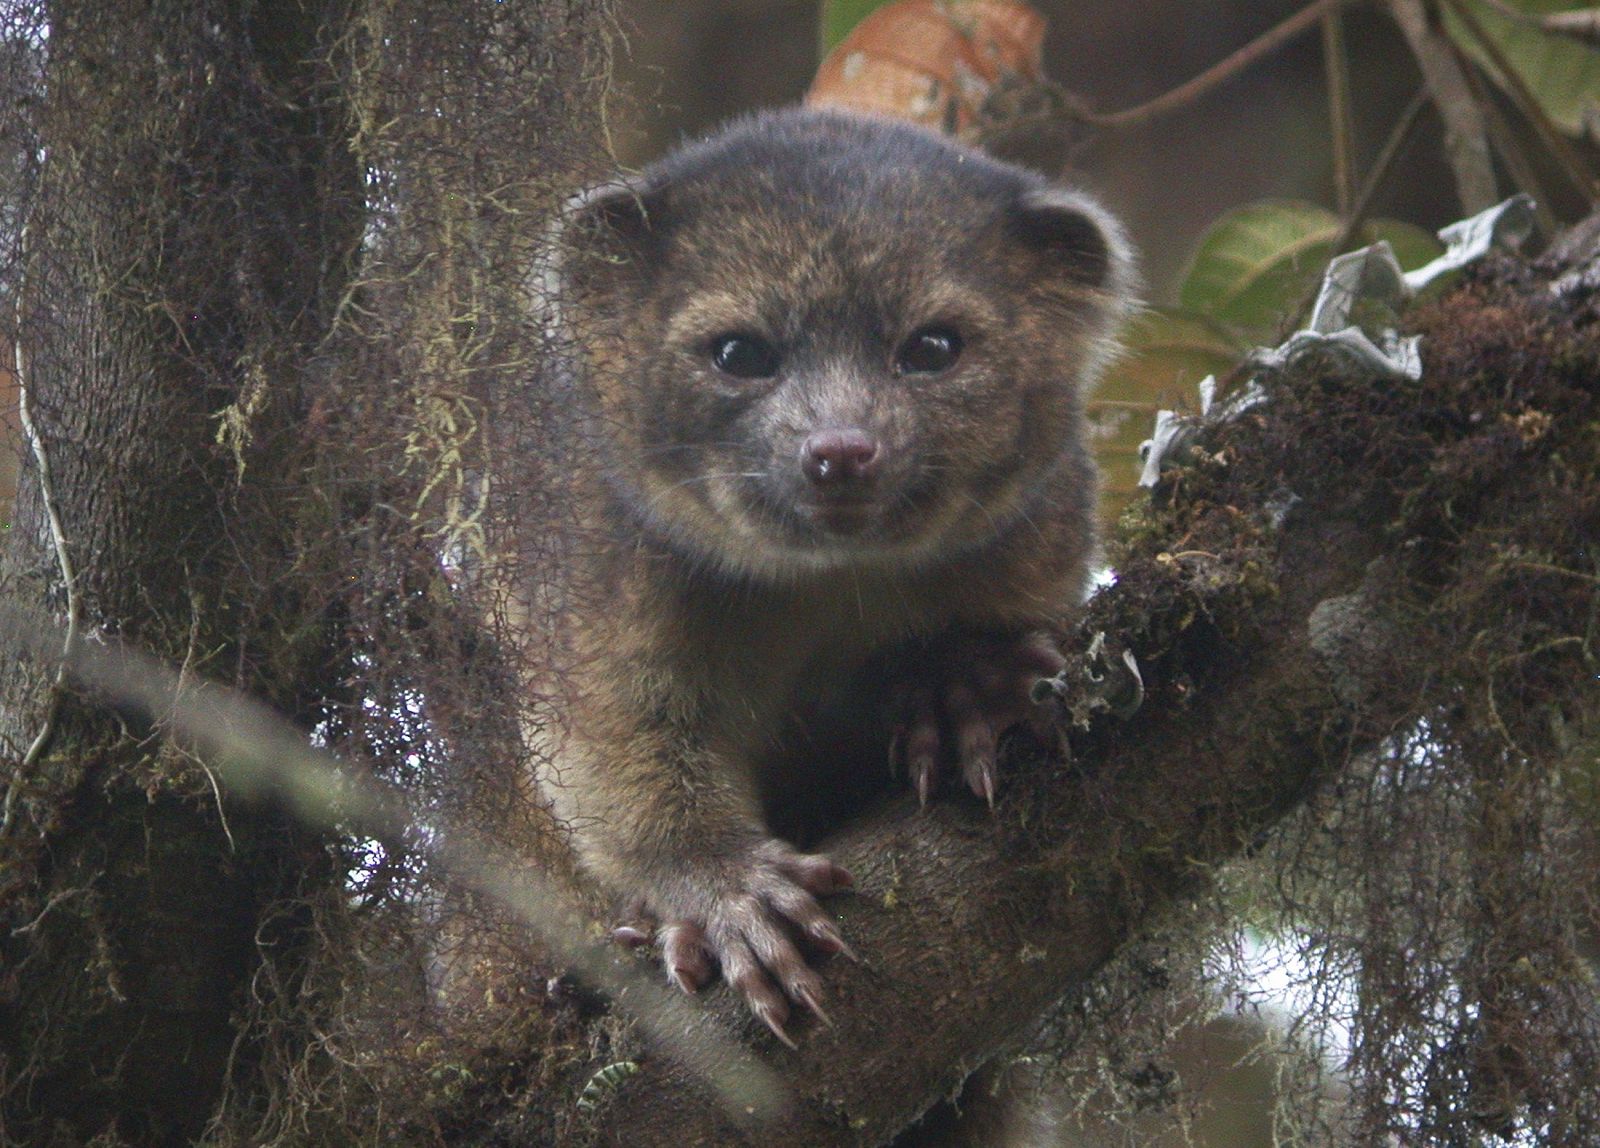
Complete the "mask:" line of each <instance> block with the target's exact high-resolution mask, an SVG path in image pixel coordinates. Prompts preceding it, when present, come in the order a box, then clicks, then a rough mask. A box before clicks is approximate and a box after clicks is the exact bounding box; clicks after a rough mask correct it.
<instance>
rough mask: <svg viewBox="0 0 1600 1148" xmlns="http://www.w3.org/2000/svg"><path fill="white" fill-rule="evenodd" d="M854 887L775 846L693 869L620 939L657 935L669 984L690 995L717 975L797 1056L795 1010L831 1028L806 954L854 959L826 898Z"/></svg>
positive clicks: (644, 903)
mask: <svg viewBox="0 0 1600 1148" xmlns="http://www.w3.org/2000/svg"><path fill="white" fill-rule="evenodd" d="M853 883H854V879H853V878H852V877H851V876H850V873H849V872H848V871H847V870H846V869H844V868H843V867H842V866H839V865H835V864H834V863H833V862H832V861H830V860H828V859H827V858H826V857H823V856H821V855H820V854H814V853H799V852H796V851H795V850H793V849H791V848H790V847H789V846H787V845H785V844H784V843H783V842H781V841H777V840H774V839H772V838H767V839H765V840H758V841H755V842H753V843H751V844H750V845H748V846H743V847H739V848H735V849H733V850H731V851H721V852H719V854H718V855H717V856H712V857H702V858H698V859H696V861H695V862H693V863H691V864H688V865H685V866H684V867H683V869H682V870H681V871H679V872H677V873H674V874H671V875H669V876H667V877H665V878H664V879H662V880H661V881H660V882H659V883H658V887H657V888H656V889H655V890H654V891H652V892H651V893H649V894H647V895H646V896H644V897H643V898H641V900H640V902H639V903H638V905H637V907H636V911H637V913H638V919H639V921H640V923H641V925H640V927H633V926H624V927H623V928H620V929H618V930H617V933H616V935H617V937H618V938H619V939H621V940H623V941H627V942H632V943H643V942H644V941H645V940H647V939H648V938H649V937H650V936H651V935H652V934H653V935H654V938H655V941H656V944H657V945H658V946H659V948H660V950H661V956H662V961H663V963H664V964H665V965H666V970H667V976H668V977H669V978H671V980H672V981H673V983H675V984H677V985H678V986H679V987H680V988H682V989H683V990H684V991H685V992H694V991H695V990H696V989H699V988H700V987H702V986H703V985H705V984H707V983H708V982H709V981H710V980H711V978H712V975H713V971H714V968H720V969H721V970H722V975H723V978H724V979H725V980H727V982H728V983H729V984H730V985H732V986H733V987H734V988H735V989H737V990H738V991H739V992H740V993H741V994H742V995H743V996H744V999H745V1000H746V1002H748V1003H749V1005H750V1010H751V1011H752V1012H753V1013H755V1014H756V1016H758V1017H759V1018H760V1019H761V1020H762V1022H763V1023H764V1024H766V1026H767V1027H768V1028H770V1029H771V1030H772V1031H773V1032H774V1033H775V1034H777V1037H778V1039H779V1040H781V1041H783V1043H784V1044H786V1045H788V1046H789V1047H790V1048H794V1047H795V1043H794V1041H793V1040H791V1039H790V1038H789V1034H788V1033H787V1032H785V1031H784V1027H783V1026H784V1022H785V1021H787V1020H788V1019H789V1002H790V1001H795V1002H797V1003H799V1004H802V1005H804V1006H805V1007H806V1008H807V1009H809V1010H811V1012H813V1013H815V1014H816V1015H817V1017H818V1018H819V1019H820V1020H822V1021H823V1022H824V1023H828V1024H831V1023H832V1022H831V1021H829V1019H828V1014H827V1013H826V1012H824V1011H823V1008H822V1004H821V998H822V981H821V979H820V978H819V977H818V976H817V974H816V972H815V971H813V970H812V968H811V966H810V965H809V964H808V963H807V961H806V957H805V955H804V954H803V953H802V951H801V948H802V946H804V947H805V948H807V949H810V950H812V951H815V952H820V953H839V952H842V953H845V954H846V955H848V956H851V957H852V959H853V958H854V954H852V953H851V952H850V948H849V946H848V945H846V944H845V941H844V938H843V937H842V936H840V935H839V930H838V928H837V926H835V925H834V923H833V920H832V919H831V918H830V917H829V916H828V914H827V913H825V912H824V911H823V909H822V906H820V905H819V904H817V901H816V898H817V897H820V896H826V895H827V894H829V893H836V892H838V891H840V890H842V889H847V888H849V887H850V886H851V885H852V884H853Z"/></svg>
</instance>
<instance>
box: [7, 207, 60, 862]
mask: <svg viewBox="0 0 1600 1148" xmlns="http://www.w3.org/2000/svg"><path fill="white" fill-rule="evenodd" d="M18 247H19V252H18V258H19V263H20V265H21V266H23V267H24V268H26V266H27V258H28V225H27V224H23V226H22V229H21V231H20V233H19V235H18ZM24 275H26V271H25V270H24ZM26 296H27V291H26V280H25V279H24V281H23V282H21V283H19V284H18V286H17V293H16V302H15V315H16V324H15V331H14V332H13V334H14V336H15V337H14V339H13V340H12V348H11V354H12V367H13V369H14V370H15V372H16V381H17V414H18V416H19V420H20V421H21V423H22V433H23V436H24V437H25V438H26V439H27V440H28V446H29V448H30V449H31V450H32V451H33V459H34V465H35V466H36V467H37V468H38V476H39V501H40V503H41V504H42V505H43V507H44V512H45V519H46V521H47V522H48V523H49V525H50V541H51V543H52V544H53V545H54V547H55V552H56V566H57V568H58V569H59V570H60V573H61V582H62V585H63V587H64V589H65V591H66V597H67V631H66V635H65V637H64V638H63V639H62V647H61V661H60V664H58V665H57V666H56V674H55V680H54V681H52V682H51V684H50V699H49V701H48V702H47V703H46V705H45V712H44V721H43V722H42V723H41V724H40V726H39V732H38V734H37V735H35V737H34V739H33V743H32V744H31V745H29V746H28V751H27V752H26V753H24V754H23V755H22V761H21V762H19V763H18V765H17V769H16V772H15V773H13V774H12V776H11V782H10V784H9V785H7V786H6V799H5V807H4V811H3V813H0V837H4V836H5V835H6V834H7V833H9V832H10V830H11V822H12V819H13V818H14V817H15V816H16V804H17V795H18V794H19V793H20V792H21V789H22V786H23V783H24V781H25V780H26V778H27V776H28V774H29V773H30V772H31V771H32V770H33V768H34V766H36V765H37V764H38V762H39V759H40V758H41V757H43V756H44V751H45V749H46V748H47V747H48V746H49V744H50V739H51V737H52V736H54V734H55V729H56V720H57V718H58V717H59V715H60V712H61V699H62V697H63V696H64V695H65V694H66V690H67V655H68V654H69V653H70V652H71V650H72V648H73V647H74V645H76V643H77V641H78V619H79V614H80V604H79V601H78V577H77V574H76V573H75V572H74V570H73V568H72V556H71V554H69V553H68V551H67V533H66V530H65V529H64V528H63V527H62V525H61V515H60V512H59V510H58V509H57V506H56V494H55V484H54V482H53V481H52V479H51V476H50V457H49V455H48V454H47V453H46V452H45V449H44V438H43V437H42V436H41V435H40V434H39V428H38V425H37V424H36V423H35V422H34V420H33V388H32V386H31V385H30V380H29V378H28V372H27V367H28V363H27V360H26V358H25V356H24V354H23V350H22V347H23V344H24V343H25V342H26V340H25V339H24V338H23V329H22V328H23V308H24V300H25V298H26Z"/></svg>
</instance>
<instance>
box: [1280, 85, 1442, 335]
mask: <svg viewBox="0 0 1600 1148" xmlns="http://www.w3.org/2000/svg"><path fill="white" fill-rule="evenodd" d="M1427 106H1428V88H1427V85H1423V86H1422V87H1420V88H1418V89H1417V94H1416V95H1414V96H1412V97H1411V102H1410V103H1409V104H1407V105H1406V107H1405V110H1404V111H1403V112H1401V113H1400V118H1399V119H1398V120H1396V121H1395V125H1394V127H1393V128H1392V129H1391V130H1390V132H1389V138H1388V139H1386V140H1384V141H1383V147H1382V148H1381V149H1380V150H1379V152H1378V158H1377V159H1375V160H1373V162H1372V170H1371V171H1369V172H1367V178H1366V179H1364V180H1363V181H1362V183H1361V188H1360V190H1359V191H1357V192H1356V196H1355V201H1354V202H1353V203H1352V204H1351V205H1350V211H1349V214H1347V215H1346V216H1345V218H1344V226H1343V227H1341V228H1340V229H1339V234H1338V235H1337V236H1335V237H1334V241H1333V254H1335V255H1342V254H1344V251H1345V249H1346V248H1348V247H1349V246H1350V241H1351V240H1353V239H1354V238H1355V236H1356V232H1357V231H1359V230H1361V225H1362V223H1364V222H1365V221H1366V218H1367V211H1368V210H1369V209H1370V208H1371V207H1372V197H1373V196H1375V195H1377V194H1378V188H1380V187H1381V186H1383V181H1384V180H1385V179H1387V178H1388V176H1389V172H1390V171H1391V170H1392V169H1393V167H1394V164H1395V161H1396V160H1397V159H1399V158H1400V153H1401V152H1402V151H1403V150H1405V146H1406V141H1408V140H1409V139H1410V138H1411V133H1412V132H1413V131H1415V130H1416V126H1417V120H1418V119H1419V118H1421V115H1422V109H1423V108H1425V107H1427ZM1310 309H1311V303H1310V301H1308V302H1307V303H1306V305H1305V307H1304V308H1303V309H1302V311H1301V316H1302V317H1304V315H1305V314H1306V313H1308V312H1309V311H1310Z"/></svg>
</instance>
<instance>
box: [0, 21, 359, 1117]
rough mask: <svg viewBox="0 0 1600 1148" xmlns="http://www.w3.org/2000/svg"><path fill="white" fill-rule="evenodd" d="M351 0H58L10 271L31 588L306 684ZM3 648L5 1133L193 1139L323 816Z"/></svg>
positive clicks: (240, 1042)
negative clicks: (25, 419)
mask: <svg viewBox="0 0 1600 1148" xmlns="http://www.w3.org/2000/svg"><path fill="white" fill-rule="evenodd" d="M342 8H343V6H342V5H340V4H334V3H326V4H318V3H307V4H294V5H264V6H263V5H255V4H242V3H224V2H220V0H219V2H217V3H206V4H177V3H157V4H155V5H153V6H151V7H150V9H149V10H148V11H141V12H140V13H139V14H137V15H136V16H134V15H130V13H129V11H128V9H127V8H126V7H125V6H123V5H118V4H108V3H93V2H90V3H82V4H63V5H57V6H52V7H51V9H50V11H49V12H48V19H49V26H48V41H47V42H44V41H43V40H36V41H35V47H36V50H37V52H38V53H39V54H40V55H41V56H42V57H43V59H44V60H45V64H44V70H43V73H42V77H41V79H42V84H43V89H42V91H41V90H40V89H39V88H38V87H36V86H35V87H33V88H31V89H30V90H23V91H20V92H16V93H8V98H9V97H12V96H14V98H15V99H17V100H18V101H19V103H18V104H15V105H13V106H14V107H17V106H22V107H28V108H30V109H31V108H32V107H33V106H34V104H35V103H36V102H37V101H39V100H41V99H42V100H43V101H44V102H43V105H42V107H41V108H40V110H39V112H38V113H37V116H36V117H35V118H34V119H33V120H32V121H31V127H32V128H33V129H34V130H35V131H36V133H37V134H36V136H34V138H33V141H32V142H33V144H34V146H35V147H36V148H37V152H36V153H34V155H33V156H32V157H30V158H32V159H33V160H34V161H35V162H36V164H37V167H36V170H35V171H34V173H33V174H34V179H35V180H36V184H35V185H34V186H33V187H32V188H31V189H30V192H31V194H30V195H29V196H28V197H27V198H26V200H25V202H26V203H27V204H28V205H29V206H28V214H27V216H26V218H25V219H24V220H22V224H23V227H22V231H21V235H20V237H18V236H13V240H14V242H15V244H16V254H15V262H14V263H12V264H10V282H9V284H8V286H9V287H10V293H9V295H8V300H9V304H10V305H12V306H14V309H15V316H14V317H15V329H14V330H11V331H10V332H9V334H10V335H11V336H12V337H14V338H15V339H16V340H17V345H18V346H19V347H20V348H21V352H22V353H21V355H20V356H19V358H18V363H19V364H20V366H21V371H20V377H19V382H20V383H21V386H22V388H23V391H22V394H23V401H24V402H25V404H26V408H25V409H26V410H27V412H28V413H29V414H30V415H31V423H32V427H33V431H34V436H33V437H34V442H33V443H32V444H31V445H32V446H33V447H34V448H35V451H34V452H33V457H31V458H30V462H34V463H35V465H32V466H30V467H28V468H27V469H26V470H25V471H24V473H23V482H22V489H21V492H20V500H19V506H18V514H17V527H16V529H14V530H12V531H10V532H9V534H8V536H7V546H6V551H5V555H4V571H3V576H0V577H3V586H4V589H5V591H6V592H7V593H10V594H15V595H17V596H19V597H21V598H23V599H25V600H32V601H35V602H44V603H48V604H49V605H50V606H51V607H52V608H53V609H55V610H56V611H57V612H58V614H63V615H64V614H69V613H70V614H72V615H75V617H74V618H73V619H72V622H73V623H74V624H75V626H76V627H77V628H78V629H79V630H80V632H82V633H84V634H94V633H97V632H99V633H105V634H110V635H117V636H120V637H121V638H123V639H124V640H127V641H129V642H132V643H134V644H136V645H138V646H141V647H143V648H145V649H148V650H151V651H153V652H155V653H156V654H157V655H158V656H160V657H162V658H163V659H165V660H167V661H169V662H170V663H171V664H173V665H183V666H184V667H185V668H186V671H187V672H190V673H199V674H204V675H206V676H210V677H221V678H222V679H223V680H225V681H230V682H232V683H234V684H236V685H238V686H240V687H241V688H244V689H247V690H249V691H251V692H252V693H254V694H256V695H257V696H260V697H263V698H266V699H270V700H271V701H272V702H273V703H274V704H276V705H278V706H280V707H281V708H282V709H284V710H285V711H286V712H289V713H296V712H307V711H306V709H305V703H306V702H307V701H308V700H309V699H312V698H315V697H316V696H317V695H318V694H319V693H321V692H324V691H326V690H328V689H330V688H331V683H328V682H326V681H324V680H323V672H322V666H323V665H325V664H326V662H327V659H326V658H325V656H324V655H325V649H324V648H323V646H324V638H325V630H323V629H322V628H320V627H319V625H318V621H317V614H318V610H319V605H318V604H317V603H316V602H315V601H313V600H308V598H307V597H306V596H304V595H302V594H300V593H298V592H297V583H296V580H295V578H294V576H293V573H292V569H293V566H294V563H295V562H296V560H297V559H301V558H303V557H304V555H303V553H298V552H297V548H296V547H295V546H294V545H293V544H292V543H291V539H290V535H291V532H292V530H293V524H292V523H291V521H290V519H291V517H292V515H293V508H292V507H289V506H287V505H284V504H283V503H282V502H281V501H276V500H275V495H274V493H273V492H272V490H271V489H270V487H271V480H272V477H273V476H274V475H281V474H283V473H285V472H286V471H288V470H290V469H292V468H293V467H294V466H295V465H297V463H298V455H299V453H300V451H301V446H300V443H299V441H298V438H297V435H296V433H295V425H296V422H297V420H299V419H300V418H302V417H303V409H302V400H301V379H302V377H303V371H304V365H305V363H306V362H307V361H308V359H309V358H310V352H311V349H312V347H314V345H315V343H316V340H317V339H318V338H319V337H321V335H322V334H324V333H325V331H326V329H327V324H328V321H329V318H330V315H331V310H332V303H333V301H334V300H336V299H337V298H338V296H339V293H340V292H341V291H342V290H343V282H342V279H343V277H344V276H345V275H346V274H347V273H348V272H347V269H348V265H349V259H350V256H351V254H352V253H353V251H354V248H355V245H356V243H357V242H358V241H359V238H360V230H359V228H360V215H359V214H358V209H359V208H360V205H361V195H362V188H361V181H360V173H359V172H358V171H357V169H356V168H355V165H354V164H353V162H352V160H351V157H350V154H349V152H348V150H347V149H346V148H345V147H344V146H343V141H342V136H343V132H342V130H341V128H340V124H341V123H342V121H343V120H344V118H345V117H346V114H347V113H346V110H345V109H343V108H341V107H339V106H337V104H336V103H333V102H330V100H329V99H328V98H327V92H328V90H329V87H328V85H327V84H326V76H325V75H324V74H322V72H321V70H320V68H319V64H318V62H317V61H318V47H319V38H320V37H325V36H327V35H329V34H330V32H332V33H336V32H337V31H338V22H337V21H338V13H340V12H341V11H342ZM38 32H39V30H38V29H35V34H36V35H37V34H38ZM8 78H9V79H11V80H12V81H13V87H16V86H18V84H19V78H18V77H17V76H11V77H8ZM21 82H22V83H26V82H27V81H26V78H24V79H22V81H21ZM12 126H13V127H15V124H13V125H12ZM8 326H11V324H8ZM230 414H231V415H233V416H235V421H234V422H233V423H231V424H230V426H231V427H232V429H233V430H234V431H235V432H236V433H234V435H233V437H232V438H227V437H226V436H223V437H220V438H219V434H218V428H219V425H220V424H221V423H223V422H226V421H227V419H228V416H229V415H230ZM41 456H42V457H43V458H44V459H45V460H46V461H47V464H48V480H45V478H44V472H42V471H41V469H40V467H39V466H38V465H37V461H36V459H37V458H38V457H41ZM52 517H54V519H55V523H56V525H52V523H51V521H50V520H51V518H52ZM57 526H59V530H57ZM68 577H70V578H71V581H72V585H71V588H70V593H69V588H68V586H67V585H66V580H67V579H68ZM292 635H297V636H299V637H298V640H295V639H294V638H290V637H286V636H292ZM4 664H5V666H6V668H5V670H4V673H3V677H4V682H3V694H0V702H3V707H0V732H3V734H4V739H5V740H4V742H3V743H0V744H4V745H5V747H6V750H7V756H8V758H9V759H10V760H9V765H10V769H8V770H7V777H8V780H9V782H10V784H9V788H8V793H7V798H6V811H7V818H6V825H5V834H4V838H3V840H0V850H3V854H0V858H3V866H0V869H3V871H4V873H5V874H6V880H5V882H4V885H3V887H0V915H3V916H0V920H3V927H0V967H4V969H5V970H6V981H5V991H4V994H3V996H0V1074H3V1075H4V1077H5V1078H6V1087H5V1099H4V1105H5V1109H4V1113H3V1117H0V1128H3V1130H4V1131H3V1132H0V1138H3V1139H5V1140H6V1142H8V1143H18V1142H31V1143H46V1142H50V1143H56V1142H63V1143H66V1142H82V1141H87V1140H89V1139H91V1138H93V1137H95V1136H98V1135H106V1136H108V1137H112V1138H115V1137H121V1138H122V1139H123V1140H127V1141H134V1142H144V1143H183V1142H188V1141H190V1140H192V1139H193V1138H195V1137H196V1136H198V1135H199V1134H200V1132H201V1131H202V1130H203V1129H204V1128H205V1126H206V1124H207V1122H208V1121H209V1120H210V1119H211V1118H212V1116H213V1114H214V1112H215V1110H216V1107H217V1102H218V1098H219V1096H220V1094H221V1090H222V1088H223V1084H224V1080H225V1077H226V1074H227V1073H228V1071H229V1067H230V1063H232V1064H233V1065H235V1066H236V1067H237V1066H239V1065H244V1064H248V1063H250V1061H251V1058H252V1056H253V1055H254V1053H253V1051H252V1047H251V1042H250V1040H249V1039H248V1038H245V1037H243V1035H242V1034H241V1032H240V1030H239V1029H238V1027H237V1023H236V1022H237V1016H238V1014H239V1010H240V1008H241V1006H242V1005H243V1003H244V1001H245V999H246V996H247V993H248V991H249V985H250V979H251V975H252V972H253V971H254V970H255V969H256V967H257V965H258V957H259V950H258V946H265V947H269V948H272V947H275V948H276V949H277V950H278V951H279V952H280V953H282V952H290V951H293V949H294V947H295V946H299V945H303V944H304V943H305V939H304V938H303V937H301V936H298V935H297V928H298V927H299V925H300V922H297V921H296V920H294V919H292V917H284V918H280V919H279V920H277V921H276V922H275V923H271V924H269V923H266V922H264V921H263V920H262V919H261V916H260V914H261V911H262V908H263V906H264V905H265V904H267V903H269V902H270V901H272V900H273V898H275V897H277V896H279V895H280V894H282V893H283V891H284V890H285V889H286V888H292V887H293V886H294V883H295V882H296V881H298V880H300V879H302V877H303V876H304V875H305V874H306V873H307V872H314V871H315V869H316V866H315V864H312V865H311V866H307V864H306V859H307V852H306V849H307V845H308V844H311V843H310V842H308V841H306V840H304V839H302V835H301V834H300V832H299V831H298V830H296V829H295V828H294V827H293V826H292V825H290V824H288V823H286V822H285V821H284V820H283V819H282V818H281V817H278V816H276V815H274V814H272V813H271V812H270V811H269V810H261V809H257V810H253V811H252V810H244V809H235V808H229V809H228V810H227V814H226V816H223V815H222V809H223V804H222V794H221V793H220V792H219V791H218V790H217V789H216V788H215V784H214V778H212V777H211V776H210V775H209V774H208V772H207V771H206V769H205V768H204V766H202V765H199V764H198V763H197V762H195V761H193V760H191V759H187V758H186V757H185V756H184V755H183V754H182V753H181V752H179V751H178V750H176V749H175V748H174V747H172V746H169V745H163V743H162V739H161V738H160V737H159V736H152V735H153V734H155V733H157V732H158V730H159V721H160V717H161V715H159V714H156V715H151V714H144V713H138V712H127V713H121V714H114V713H111V712H108V711H107V709H106V708H105V707H104V706H103V705H99V704H95V703H92V702H90V701H87V700H85V699H82V698H80V697H78V696H76V695H75V694H74V693H72V692H71V690H70V689H68V690H66V691H64V692H63V693H62V696H60V697H59V698H57V699H55V700H52V695H53V694H54V693H55V692H56V689H55V685H54V668H53V667H51V666H48V665H41V664H37V663H34V664H24V663H22V662H20V661H18V660H17V659H15V658H14V657H13V658H9V659H4ZM318 852H319V850H317V848H316V847H315V845H314V844H311V849H310V853H309V856H310V857H311V858H315V857H316V856H317V854H318ZM291 963H292V962H291ZM246 1076H247V1074H240V1076H239V1079H241V1080H242V1079H244V1078H245V1077H246ZM117 1142H121V1141H117Z"/></svg>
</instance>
